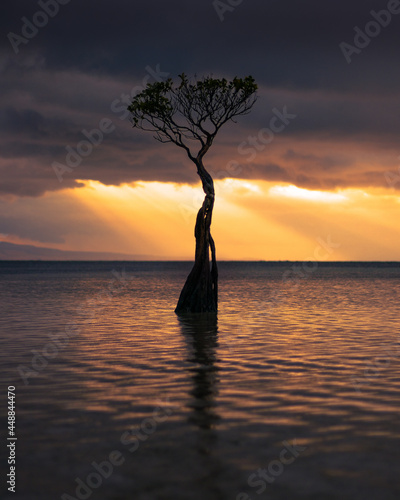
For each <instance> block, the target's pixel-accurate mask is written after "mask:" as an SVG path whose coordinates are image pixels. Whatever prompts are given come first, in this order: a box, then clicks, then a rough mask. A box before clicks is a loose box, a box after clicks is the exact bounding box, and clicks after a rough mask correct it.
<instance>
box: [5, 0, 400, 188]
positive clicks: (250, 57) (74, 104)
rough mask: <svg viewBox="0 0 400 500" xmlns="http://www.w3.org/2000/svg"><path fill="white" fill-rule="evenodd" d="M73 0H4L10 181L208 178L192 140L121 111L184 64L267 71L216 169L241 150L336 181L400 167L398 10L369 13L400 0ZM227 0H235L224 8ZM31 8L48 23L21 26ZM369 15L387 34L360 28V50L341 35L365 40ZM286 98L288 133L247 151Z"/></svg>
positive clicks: (347, 182) (272, 174)
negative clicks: (91, 135) (195, 158)
mask: <svg viewBox="0 0 400 500" xmlns="http://www.w3.org/2000/svg"><path fill="white" fill-rule="evenodd" d="M63 1H64V3H65V5H58V4H57V5H58V6H55V4H54V1H50V2H46V1H43V2H42V5H44V4H46V5H48V7H47V9H50V10H52V9H53V10H57V9H58V12H57V13H55V15H53V17H49V19H48V20H47V22H46V19H45V18H43V16H42V15H40V14H37V13H38V12H39V11H43V7H41V6H40V4H39V3H38V2H35V1H32V0H29V1H28V0H18V1H17V2H15V1H5V2H3V3H2V15H1V16H0V30H1V33H2V36H1V64H0V67H1V92H0V127H1V136H0V141H1V149H0V151H1V159H0V169H1V187H0V194H2V195H10V194H12V195H16V196H30V197H32V196H33V197H37V196H41V195H43V194H44V193H45V192H46V191H56V190H59V189H64V188H66V187H74V186H76V187H78V186H79V183H77V182H76V181H75V179H92V180H99V181H101V182H103V183H105V184H116V185H118V184H120V183H124V182H132V181H137V180H158V181H176V182H188V183H192V182H196V181H197V178H196V174H195V172H194V169H193V168H192V166H191V165H188V162H187V159H186V157H185V156H184V155H183V154H182V151H180V150H179V151H176V150H175V149H176V148H174V146H173V145H163V144H158V143H157V142H156V141H154V139H153V138H152V137H151V135H149V134H145V133H143V132H140V131H136V130H132V128H131V126H130V124H129V121H128V120H126V119H123V117H124V116H125V112H124V109H125V104H124V103H123V102H122V101H124V100H126V99H128V101H129V95H130V94H133V93H134V92H135V90H137V89H138V88H139V87H140V86H141V85H143V81H146V80H144V79H145V78H147V81H149V82H153V81H155V78H157V74H158V75H159V76H158V77H159V78H164V77H165V76H166V74H169V75H170V76H171V77H176V76H177V75H178V74H179V73H181V72H185V73H186V74H189V75H194V74H197V75H199V76H201V75H204V74H210V73H212V74H213V75H215V76H225V77H227V78H230V77H233V76H235V75H237V76H246V75H248V74H251V75H253V76H254V78H255V79H256V81H257V83H258V85H259V99H258V101H257V103H256V105H255V107H254V109H253V112H252V113H251V114H250V115H248V116H246V117H243V118H242V119H240V120H239V123H238V124H236V125H234V124H232V125H229V126H227V127H226V130H224V131H223V133H222V134H221V136H220V137H219V139H217V141H216V142H215V146H214V151H213V152H212V153H210V156H209V161H210V165H211V167H210V168H211V169H213V170H214V171H217V170H218V169H219V170H221V169H222V170H224V165H226V162H227V160H235V161H237V162H238V163H239V164H240V165H241V168H238V169H236V171H235V172H236V173H235V175H237V176H239V177H245V178H253V179H257V178H259V179H266V180H274V181H287V182H292V183H294V184H296V185H298V186H302V187H309V188H315V187H318V188H319V189H334V188H337V187H347V186H385V185H387V180H386V179H385V176H384V173H385V171H388V170H393V169H395V168H397V163H398V159H397V158H398V156H399V154H400V145H399V138H400V113H399V111H400V100H399V94H400V90H399V89H400V69H399V68H400V65H399V57H398V56H399V50H400V49H399V41H400V13H399V14H391V15H390V17H391V19H389V17H388V16H387V15H386V14H385V13H381V14H380V15H381V19H382V23H383V24H387V26H386V27H379V28H377V26H378V25H377V24H375V25H371V21H373V20H374V17H373V15H372V14H371V10H374V11H375V12H380V11H382V10H383V9H385V10H387V9H388V6H390V8H391V9H392V10H393V11H394V12H395V11H396V9H397V11H399V12H400V2H397V0H390V1H389V2H388V1H379V0H363V1H361V0H352V1H351V2H350V1H346V2H344V1H328V2H321V1H316V0H315V1H302V2H299V1H277V0H265V1H261V0H243V1H242V2H240V1H238V0H236V1H234V2H232V3H233V4H237V5H236V6H235V7H229V2H227V1H226V2H219V3H218V2H212V1H207V2H204V1H188V0H186V1H183V0H172V1H168V2H165V1H152V0H150V1H146V2H132V1H123V0H114V1H102V0H96V1H92V0H84V1H82V0H81V1H78V0H70V1H69V2H68V1H67V2H66V0H63ZM217 4H218V6H219V7H218V8H219V9H221V10H222V9H223V5H222V4H225V5H227V6H228V7H229V8H227V9H226V10H225V12H223V14H221V12H220V13H219V15H218V13H217V9H216V6H217ZM35 16H36V17H35ZM221 17H224V19H223V20H221ZM21 18H24V19H27V20H28V21H30V22H31V21H32V20H35V21H36V22H37V23H38V24H43V26H42V27H40V28H38V29H37V33H35V32H34V31H32V27H31V28H24V31H23V25H24V24H25V20H24V21H22V20H21ZM367 23H369V24H367ZM366 25H367V26H368V27H369V29H370V31H371V32H372V33H373V34H374V30H375V31H377V30H378V31H379V34H376V36H374V37H372V36H371V39H370V41H369V43H368V40H367V41H365V39H364V40H362V39H361V41H360V40H358V43H359V44H362V43H364V44H365V45H366V46H365V47H364V48H361V49H357V53H356V52H354V53H353V54H352V55H351V62H350V63H349V62H348V61H346V58H345V55H344V54H343V51H342V49H341V47H340V44H341V43H342V42H346V43H348V44H352V45H354V36H355V33H356V32H355V29H354V28H355V27H356V26H358V27H359V28H360V29H361V30H363V31H364V30H365V28H366ZM29 29H30V30H31V31H29ZM34 29H35V28H34ZM27 30H28V31H27ZM23 32H24V33H25V34H27V35H29V36H30V38H29V39H28V38H25V42H26V43H22V42H21V39H18V38H17V37H19V36H22V34H23ZM10 33H13V34H14V35H10ZM10 38H11V39H12V41H13V42H12V43H11V41H10ZM13 44H14V48H15V49H16V50H14V48H13V46H12V45H13ZM16 51H18V53H16ZM124 96H125V97H124ZM284 106H286V107H287V111H288V112H289V113H292V114H294V115H296V118H295V119H293V120H292V122H291V123H290V125H289V126H287V127H286V129H285V130H284V132H283V133H282V134H281V136H279V137H277V138H276V140H274V142H273V143H272V144H271V145H269V146H268V147H265V146H262V145H261V146H260V149H259V151H257V155H256V158H255V159H254V160H253V159H252V158H250V157H251V156H253V155H251V154H250V153H248V154H247V156H246V154H244V153H243V146H242V153H240V152H238V146H239V145H240V144H241V143H243V142H245V143H246V146H247V145H248V138H249V137H251V136H254V137H256V136H257V134H258V132H259V130H260V129H262V128H265V127H268V124H269V121H270V118H271V117H272V116H273V114H272V110H273V109H274V108H276V109H278V110H281V111H282V110H283V109H284ZM104 119H108V121H107V122H103V124H104V123H107V124H108V127H109V128H108V133H103V137H102V138H101V140H99V144H98V145H96V146H94V147H93V151H92V152H91V154H89V155H88V156H87V157H84V158H82V160H81V162H80V164H79V165H77V166H76V167H75V168H74V169H73V171H71V172H67V173H65V175H63V176H62V179H63V181H62V182H59V180H58V179H57V176H56V174H55V172H54V170H53V165H54V162H58V163H60V164H65V163H66V154H67V150H66V147H70V148H72V149H76V147H77V144H78V143H79V142H80V141H82V140H84V139H85V135H84V132H83V131H84V130H86V131H87V132H90V131H91V130H93V129H94V128H98V127H99V124H100V122H101V121H102V120H104ZM70 150H71V149H70ZM247 151H248V150H247ZM232 175H233V174H232ZM396 187H397V186H396Z"/></svg>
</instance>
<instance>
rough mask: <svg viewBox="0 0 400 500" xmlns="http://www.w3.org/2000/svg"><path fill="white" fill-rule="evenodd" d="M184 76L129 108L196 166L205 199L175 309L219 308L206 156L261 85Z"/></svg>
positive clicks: (136, 122) (149, 90) (150, 90)
mask: <svg viewBox="0 0 400 500" xmlns="http://www.w3.org/2000/svg"><path fill="white" fill-rule="evenodd" d="M179 79H180V81H178V83H177V84H174V82H173V80H172V79H171V78H169V79H168V80H166V81H165V82H156V83H153V84H148V85H147V87H146V88H145V89H144V90H143V91H142V92H140V93H139V94H138V95H136V96H135V97H134V99H133V101H132V104H131V105H130V106H129V107H128V110H129V111H130V113H131V120H132V124H133V126H134V127H137V128H139V129H142V130H147V131H150V132H153V133H154V134H155V135H154V137H155V138H156V139H157V140H158V141H160V142H173V143H174V144H176V145H177V146H179V147H180V148H182V149H184V150H185V151H186V153H187V155H188V157H189V158H190V159H191V160H192V162H193V163H194V164H195V165H196V167H197V173H198V175H199V176H200V179H201V182H202V185H203V190H204V193H205V198H204V202H203V204H202V206H201V208H200V210H199V212H198V214H197V218H196V226H195V232H194V233H195V238H196V251H195V262H194V266H193V268H192V270H191V272H190V274H189V276H188V278H187V280H186V283H185V285H184V287H183V289H182V291H181V294H180V297H179V301H178V304H177V306H176V309H175V312H176V313H177V314H181V313H186V312H216V311H217V304H218V270H217V262H216V257H215V244H214V240H213V238H212V236H211V233H210V226H211V218H212V211H213V206H214V197H215V193H214V182H213V179H212V177H211V175H210V174H209V173H208V172H207V170H206V169H205V167H204V165H203V158H204V156H205V154H206V153H207V151H208V150H209V149H210V147H211V145H212V143H213V141H214V138H215V136H216V135H217V133H218V131H219V129H220V128H221V127H222V125H224V123H227V122H228V121H230V120H232V119H233V118H234V117H236V116H238V115H245V114H247V113H248V112H249V111H250V109H251V108H252V106H253V104H254V102H255V101H256V98H257V97H256V90H257V85H256V83H255V81H254V78H253V77H251V76H247V77H246V78H236V77H235V78H234V79H233V80H232V81H227V80H226V79H225V78H222V79H217V78H212V77H211V76H207V77H204V78H203V79H201V80H198V81H191V80H189V79H188V78H187V77H186V75H185V74H182V75H179ZM210 250H211V266H210Z"/></svg>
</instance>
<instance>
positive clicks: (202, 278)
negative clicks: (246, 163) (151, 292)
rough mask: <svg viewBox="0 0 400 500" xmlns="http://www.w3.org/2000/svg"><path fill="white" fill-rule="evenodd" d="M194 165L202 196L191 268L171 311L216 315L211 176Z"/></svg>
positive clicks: (199, 162)
mask: <svg viewBox="0 0 400 500" xmlns="http://www.w3.org/2000/svg"><path fill="white" fill-rule="evenodd" d="M196 165H197V173H198V174H199V176H200V179H201V182H202V184H203V190H204V193H205V195H206V196H205V198H204V201H203V205H202V206H201V208H200V210H199V211H198V213H197V218H196V226H195V229H194V235H195V238H196V252H195V261H194V265H193V268H192V270H191V272H190V274H189V276H188V277H187V279H186V283H185V285H184V287H183V288H182V291H181V294H180V297H179V300H178V304H177V306H176V309H175V312H176V314H185V313H202V312H214V313H216V312H217V307H218V269H217V261H216V257H215V244H214V240H213V238H212V236H211V233H210V226H211V219H212V211H213V207H214V196H215V194H214V183H213V180H212V177H211V175H210V174H209V173H208V172H207V170H206V169H205V168H204V166H203V163H202V161H201V159H200V160H199V159H197V161H196ZM210 250H211V265H210Z"/></svg>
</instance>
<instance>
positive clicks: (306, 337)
mask: <svg viewBox="0 0 400 500" xmlns="http://www.w3.org/2000/svg"><path fill="white" fill-rule="evenodd" d="M292 266H293V264H291V263H276V264H269V263H233V262H231V263H221V264H220V305H219V313H218V318H216V317H214V316H212V315H211V316H205V317H199V316H195V317H192V318H191V317H184V318H178V317H177V316H176V315H175V314H174V312H173V311H174V307H175V305H176V301H177V298H178V296H179V292H180V289H181V287H182V285H183V283H184V280H185V277H186V275H187V273H188V272H189V270H190V263H173V262H170V263H168V262H164V263H156V262H150V263H143V262H142V263H139V262H138V263H132V262H126V263H121V262H103V263H74V262H69V263H57V262H31V263H29V262H28V263H7V262H3V263H0V300H1V304H2V308H3V314H2V315H1V317H0V324H1V331H2V335H1V344H2V345H1V347H2V349H1V353H0V356H1V361H2V363H1V367H2V368H1V378H2V387H3V392H4V391H6V387H7V386H8V385H14V386H16V406H17V423H16V428H17V437H18V446H17V494H15V495H14V494H10V497H9V498H14V499H16V500H25V499H29V500H36V499H40V500H42V499H43V500H47V499H57V498H64V499H68V498H69V499H70V498H89V497H90V498H91V499H96V498H98V499H105V500H117V499H118V500H122V499H131V498H132V499H135V500H150V499H162V500H163V499H182V500H184V499H189V500H191V499H194V500H203V499H209V500H214V499H215V500H225V499H227V500H229V499H232V500H235V499H236V500H248V499H260V500H261V499H267V498H268V499H285V500H286V499H321V500H322V499H327V500H329V499H363V500H364V499H371V500H375V499H376V500H382V499H384V500H390V499H398V498H400V481H399V479H398V470H399V451H398V450H399V446H400V439H399V438H400V422H399V408H400V385H399V382H400V364H399V358H400V349H399V346H400V344H399V340H400V337H399V332H400V329H399V326H400V319H399V299H400V287H399V285H400V266H398V265H391V266H384V265H378V264H377V265H361V264H356V263H354V264H351V265H350V264H347V265H345V264H341V265H340V264H330V265H327V264H319V265H316V266H315V267H314V268H302V267H301V264H299V265H298V266H299V267H298V268H296V269H298V271H296V273H294V272H292V273H291V276H292V278H293V277H294V276H297V277H298V278H296V279H290V280H288V279H284V276H288V274H287V272H286V274H285V271H288V270H289V271H293V267H292ZM66 331H67V333H68V336H67V333H66ZM3 408H4V407H3ZM3 420H4V421H5V419H3ZM105 461H107V462H109V464H108V465H107V463H105ZM110 461H111V462H113V464H112V463H110ZM3 463H5V461H3ZM93 464H94V465H93ZM101 464H102V465H101ZM100 469H101V470H102V471H103V472H102V473H101V471H100ZM111 469H112V470H111ZM104 476H108V477H104ZM85 495H86V496H85Z"/></svg>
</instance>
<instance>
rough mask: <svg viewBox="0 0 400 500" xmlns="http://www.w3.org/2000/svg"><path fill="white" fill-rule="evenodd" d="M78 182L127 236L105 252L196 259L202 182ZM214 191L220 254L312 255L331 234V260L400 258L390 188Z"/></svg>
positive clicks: (90, 204) (237, 185)
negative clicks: (181, 183) (196, 225)
mask: <svg viewBox="0 0 400 500" xmlns="http://www.w3.org/2000/svg"><path fill="white" fill-rule="evenodd" d="M80 182H83V183H84V184H85V187H84V188H81V189H76V190H73V191H72V190H70V195H72V196H74V197H76V198H77V199H78V200H79V202H80V203H81V204H83V205H84V206H86V208H87V209H88V210H90V211H92V212H93V213H94V214H95V215H96V217H98V218H100V219H101V220H102V221H103V223H104V225H105V226H109V227H110V228H112V229H113V231H114V232H116V233H117V234H118V235H119V236H120V238H121V240H122V241H124V242H125V243H124V244H123V246H122V247H121V246H119V247H117V246H116V245H114V244H113V241H112V240H110V241H107V242H105V244H104V245H103V246H102V248H101V250H102V251H114V252H118V251H119V252H124V253H135V254H138V253H139V254H142V253H144V254H151V255H154V256H163V257H164V258H167V259H192V258H193V251H194V237H193V228H194V222H195V217H196V213H197V210H198V208H199V207H200V205H201V203H202V201H203V193H202V189H201V186H200V184H198V185H196V186H188V185H179V184H173V183H160V182H138V183H135V184H131V185H122V186H119V187H115V186H105V185H103V184H101V183H100V182H97V181H96V182H95V181H80ZM215 189H216V203H215V210H214V218H213V236H214V239H215V241H216V244H217V256H218V258H219V259H224V260H307V259H310V258H312V255H313V253H314V251H315V248H316V247H317V246H318V241H319V240H321V239H322V240H326V238H328V236H329V237H330V238H331V239H332V241H335V242H336V243H337V247H336V248H335V250H334V251H333V252H332V253H331V254H329V255H328V260H400V250H399V246H398V245H394V244H393V243H394V241H399V242H400V226H399V223H398V218H397V213H398V209H399V197H398V196H396V195H395V193H394V192H391V191H389V190H382V189H381V190H377V189H370V190H368V192H367V191H364V190H356V189H345V190H341V191H340V192H325V191H314V190H307V189H300V188H297V187H295V186H292V185H285V184H274V183H271V182H265V181H251V180H245V181H242V180H236V179H225V180H221V181H216V183H215ZM378 234H379V238H377V236H376V235H378ZM85 247H86V245H85ZM91 249H92V250H93V247H91Z"/></svg>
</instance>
